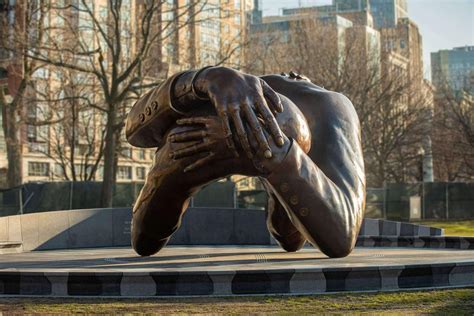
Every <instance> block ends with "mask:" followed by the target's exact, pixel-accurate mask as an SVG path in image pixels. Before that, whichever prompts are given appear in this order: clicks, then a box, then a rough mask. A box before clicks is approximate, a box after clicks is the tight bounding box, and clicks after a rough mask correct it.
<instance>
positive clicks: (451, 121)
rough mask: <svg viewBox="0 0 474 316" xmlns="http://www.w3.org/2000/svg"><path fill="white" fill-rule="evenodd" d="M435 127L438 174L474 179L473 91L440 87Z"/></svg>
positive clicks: (455, 178) (435, 153)
mask: <svg viewBox="0 0 474 316" xmlns="http://www.w3.org/2000/svg"><path fill="white" fill-rule="evenodd" d="M435 105H436V106H435V121H434V129H433V156H434V164H435V166H436V171H437V177H438V178H439V179H441V180H444V181H474V114H473V113H474V97H473V96H472V94H471V93H470V91H466V90H460V91H453V90H452V89H451V88H450V87H449V85H448V84H445V85H444V86H442V87H439V88H438V91H437V96H436V102H435Z"/></svg>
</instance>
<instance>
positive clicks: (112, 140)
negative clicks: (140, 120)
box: [28, 0, 206, 207]
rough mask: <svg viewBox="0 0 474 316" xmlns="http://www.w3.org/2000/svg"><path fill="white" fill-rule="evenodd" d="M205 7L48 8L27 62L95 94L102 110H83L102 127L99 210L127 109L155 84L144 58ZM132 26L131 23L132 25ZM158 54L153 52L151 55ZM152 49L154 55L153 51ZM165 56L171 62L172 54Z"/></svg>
mask: <svg viewBox="0 0 474 316" xmlns="http://www.w3.org/2000/svg"><path fill="white" fill-rule="evenodd" d="M205 4H206V3H205V2H195V1H192V2H190V3H189V4H187V5H185V6H184V7H178V6H177V2H173V4H172V5H170V4H169V1H164V0H161V1H143V2H132V1H125V0H119V1H112V0H109V1H107V3H106V5H100V3H96V2H90V1H86V0H81V1H78V2H77V3H74V4H67V5H61V3H60V2H58V3H56V4H52V5H51V6H50V7H49V9H50V10H51V12H54V14H55V15H56V17H57V23H56V24H54V25H51V26H50V29H49V30H48V38H47V40H45V41H43V46H42V47H41V50H40V52H39V53H35V54H28V57H29V58H32V59H34V60H36V61H39V62H43V63H47V64H48V65H52V66H55V67H59V68H67V69H70V70H74V71H75V72H78V73H81V74H83V75H84V76H86V77H88V78H89V80H90V81H91V83H93V84H95V85H97V87H99V88H100V95H101V97H102V98H103V103H102V104H97V103H91V104H89V105H90V106H91V107H93V108H94V109H96V110H98V111H100V112H101V113H102V114H103V116H104V121H105V141H104V148H103V160H104V174H103V184H102V205H103V206H105V207H107V206H111V203H112V192H113V186H114V183H115V178H116V170H117V159H118V150H119V148H120V135H121V132H122V129H123V126H124V120H125V117H126V113H127V112H128V109H129V107H130V106H131V104H132V103H133V100H134V99H136V98H137V97H138V96H139V95H140V94H141V93H142V91H143V89H145V88H149V87H153V86H155V85H157V84H158V83H159V81H160V80H159V79H160V78H157V76H156V75H157V69H156V68H157V67H156V66H159V64H158V65H156V66H155V67H146V65H148V66H149V65H150V64H149V63H148V64H147V60H148V58H154V57H156V56H154V54H158V55H159V54H161V52H158V50H161V45H164V44H165V42H166V41H167V40H171V39H172V37H173V36H176V34H177V32H178V31H179V30H180V29H183V28H184V27H185V26H186V25H189V24H192V23H196V19H197V16H198V13H199V12H201V11H202V10H203V8H204V7H205ZM132 21H133V23H132ZM156 48H158V49H156ZM154 49H155V50H154ZM168 54H169V55H170V56H173V54H174V52H173V51H169V52H168Z"/></svg>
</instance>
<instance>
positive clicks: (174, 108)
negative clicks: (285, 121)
mask: <svg viewBox="0 0 474 316" xmlns="http://www.w3.org/2000/svg"><path fill="white" fill-rule="evenodd" d="M203 107H204V108H207V109H209V108H211V109H212V108H214V110H215V113H216V114H217V115H218V116H219V117H220V118H221V120H222V122H223V123H224V128H225V133H226V134H229V135H230V134H232V131H231V128H230V126H231V124H232V125H233V127H234V130H235V134H236V136H237V137H238V138H239V142H240V144H241V145H242V148H243V150H244V151H245V152H246V154H247V155H248V156H249V157H252V156H253V154H254V152H252V150H251V148H250V145H249V140H248V138H247V133H246V130H245V126H246V125H247V126H249V127H250V130H251V134H252V135H253V136H254V137H255V139H256V140H257V142H258V144H259V151H261V152H262V153H264V154H265V156H266V157H267V158H270V157H271V155H272V152H271V150H270V147H269V144H268V141H267V139H266V137H265V135H264V131H263V130H264V126H265V127H266V128H267V129H268V131H269V133H270V135H271V136H272V137H273V138H274V140H275V141H276V143H277V144H278V145H279V146H281V145H282V142H283V137H282V133H281V130H280V127H279V126H278V124H277V122H276V120H275V114H276V113H278V112H281V111H283V107H282V104H281V100H280V98H279V96H278V94H277V93H276V92H275V91H273V89H272V88H270V86H269V85H268V84H267V83H266V82H265V81H263V80H261V79H259V78H258V77H255V76H252V75H249V74H245V73H242V72H239V71H237V70H234V69H231V68H226V67H209V68H203V69H201V70H199V71H186V72H183V73H179V74H176V75H174V76H172V77H170V78H168V79H167V80H166V81H165V82H164V83H163V84H162V85H161V86H159V87H157V88H155V89H153V90H152V91H150V92H149V93H147V94H146V95H145V96H143V97H142V98H140V100H138V102H137V103H136V104H135V105H134V106H133V107H132V109H131V111H130V113H129V116H128V118H127V125H126V136H127V140H128V142H129V143H130V144H132V145H134V146H138V147H159V146H160V145H161V144H162V143H163V135H164V133H165V132H166V131H167V130H168V129H169V128H170V126H171V125H172V124H173V123H174V122H175V121H176V120H177V119H178V118H182V117H184V116H190V115H192V114H193V113H194V112H195V111H196V110H200V109H202V108H203ZM260 119H261V120H260Z"/></svg>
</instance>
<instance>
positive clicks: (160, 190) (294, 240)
mask: <svg viewBox="0 0 474 316" xmlns="http://www.w3.org/2000/svg"><path fill="white" fill-rule="evenodd" d="M126 135H127V139H128V141H129V143H130V144H132V145H134V146H138V147H158V150H157V152H156V156H155V164H154V166H153V168H152V169H151V170H150V172H149V174H148V176H147V179H146V182H145V185H144V187H143V189H142V191H141V193H140V196H139V197H138V199H137V202H136V204H135V207H134V209H133V221H132V245H133V248H134V249H135V251H136V252H137V253H138V254H140V255H143V256H148V255H152V254H154V253H156V252H158V251H159V250H160V249H161V248H162V247H163V246H165V245H166V243H167V242H168V240H169V239H170V237H171V235H172V234H173V232H175V231H176V230H177V229H178V228H179V225H180V221H181V218H182V216H183V214H184V211H185V210H186V208H187V206H188V202H189V199H190V197H191V196H192V195H193V194H194V193H196V192H197V191H198V190H199V189H200V188H201V187H202V186H203V185H205V184H207V183H209V182H210V181H213V180H216V179H219V178H222V177H225V176H228V175H232V174H243V175H249V176H258V177H260V179H261V180H262V182H263V183H264V186H265V188H266V190H267V192H268V193H269V197H270V198H269V207H268V210H267V226H268V228H269V231H270V232H271V234H272V235H273V236H274V237H275V239H276V240H277V241H278V243H279V244H280V245H281V246H282V247H283V248H284V249H285V250H286V251H296V250H298V249H300V248H301V247H302V246H303V244H304V243H305V241H308V242H310V243H311V244H312V245H314V246H317V247H319V248H320V249H321V251H323V252H324V253H325V254H326V255H328V256H330V257H344V256H347V255H348V254H349V253H350V252H351V251H352V249H353V247H354V245H355V242H356V239H357V235H358V232H359V228H360V225H361V222H362V218H363V210H364V204H365V174H364V164H363V157H362V149H361V143H360V127H359V121H358V117H357V114H356V112H355V110H354V107H353V106H352V103H351V102H350V101H349V100H348V99H347V98H346V97H344V96H343V95H342V94H339V93H335V92H331V91H328V90H325V89H323V88H320V87H318V86H316V85H314V84H312V83H311V82H309V80H307V79H306V78H305V77H302V76H300V75H298V74H295V73H293V72H290V74H289V75H286V74H282V75H268V76H263V77H255V76H252V75H248V74H245V73H242V72H239V71H236V70H233V69H230V68H225V67H206V68H203V69H201V70H199V71H185V72H182V73H179V74H176V75H174V76H172V77H171V78H169V79H168V80H166V81H165V82H164V83H163V84H162V85H161V86H159V87H157V88H155V89H153V90H152V91H150V92H149V93H147V94H146V95H145V96H143V97H142V98H141V99H140V100H139V101H138V102H137V103H136V104H135V105H134V106H133V108H132V109H131V111H130V113H129V116H128V119H127V125H126ZM210 229H212V228H210Z"/></svg>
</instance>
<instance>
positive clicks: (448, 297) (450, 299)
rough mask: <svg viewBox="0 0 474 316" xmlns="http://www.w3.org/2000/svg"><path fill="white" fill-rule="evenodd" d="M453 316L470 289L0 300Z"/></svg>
mask: <svg viewBox="0 0 474 316" xmlns="http://www.w3.org/2000/svg"><path fill="white" fill-rule="evenodd" d="M1 312H5V313H47V314H51V313H59V314H65V313H84V314H129V313H152V314H226V315H227V314H249V313H251V314H255V313H258V314H262V313H276V314H298V315H301V314H303V315H304V314H314V313H367V312H369V313H377V314H381V313H382V314H401V313H403V314H419V313H430V314H449V315H452V314H456V315H472V314H473V313H474V289H447V290H435V291H411V292H386V293H353V294H332V295H312V296H272V297H268V296H267V297H265V296H261V297H229V298H186V299H183V298H179V299H178V298H177V299H158V298H157V299H100V298H97V299H91V298H83V299H71V298H66V299H64V298H0V314H1Z"/></svg>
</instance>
